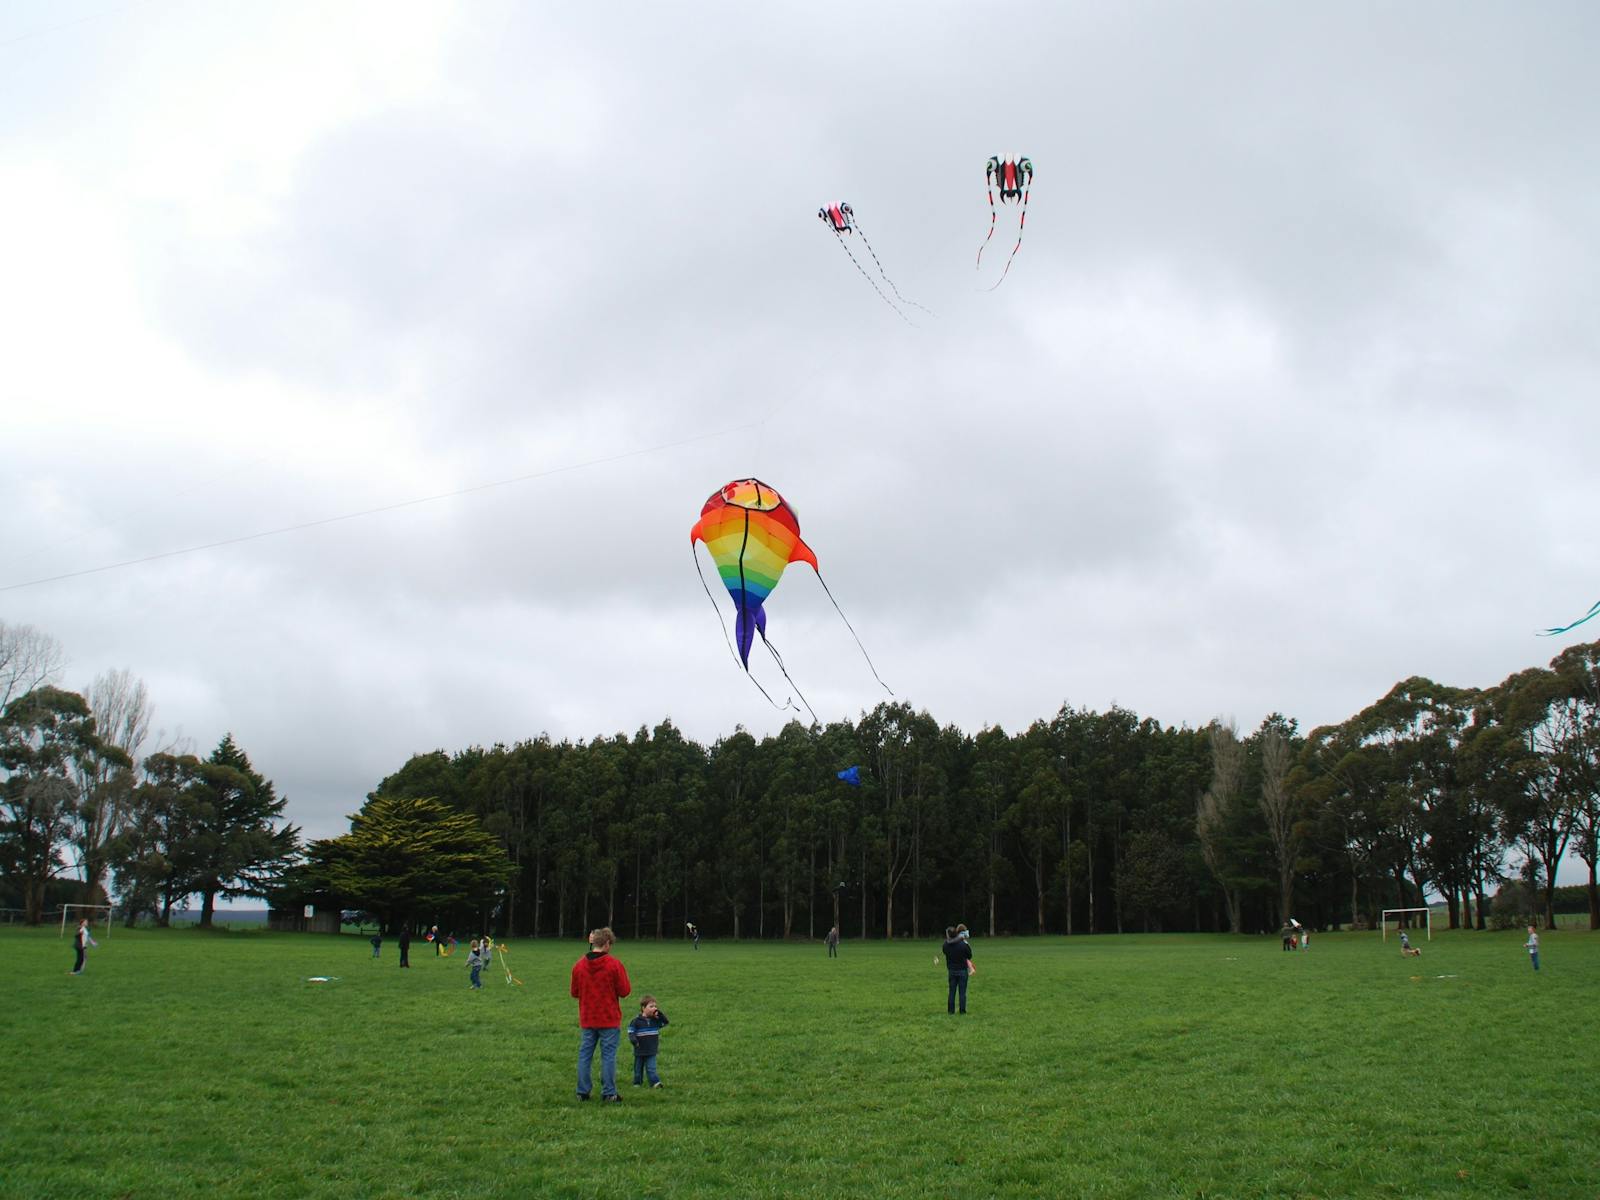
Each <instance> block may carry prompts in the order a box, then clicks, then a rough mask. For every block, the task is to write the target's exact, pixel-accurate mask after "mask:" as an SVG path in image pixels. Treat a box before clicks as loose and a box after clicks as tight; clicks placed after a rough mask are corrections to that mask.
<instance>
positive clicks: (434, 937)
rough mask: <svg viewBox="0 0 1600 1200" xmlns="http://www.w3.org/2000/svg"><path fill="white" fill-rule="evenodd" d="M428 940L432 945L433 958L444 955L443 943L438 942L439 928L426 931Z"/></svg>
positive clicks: (435, 927)
mask: <svg viewBox="0 0 1600 1200" xmlns="http://www.w3.org/2000/svg"><path fill="white" fill-rule="evenodd" d="M428 940H429V941H430V942H432V943H433V956H434V957H435V958H438V957H439V956H440V955H441V954H443V953H444V943H443V942H442V941H440V940H439V927H438V926H437V925H435V926H434V927H433V928H432V929H430V930H428Z"/></svg>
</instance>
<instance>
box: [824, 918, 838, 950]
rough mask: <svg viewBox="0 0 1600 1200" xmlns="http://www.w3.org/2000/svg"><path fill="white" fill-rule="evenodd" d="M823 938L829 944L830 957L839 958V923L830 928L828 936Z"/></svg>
mask: <svg viewBox="0 0 1600 1200" xmlns="http://www.w3.org/2000/svg"><path fill="white" fill-rule="evenodd" d="M822 940H823V941H824V942H826V943H827V945H828V957H829V958H838V957H839V927H838V926H837V925H835V926H834V927H833V928H832V929H830V930H828V936H827V937H825V938H823V939H822Z"/></svg>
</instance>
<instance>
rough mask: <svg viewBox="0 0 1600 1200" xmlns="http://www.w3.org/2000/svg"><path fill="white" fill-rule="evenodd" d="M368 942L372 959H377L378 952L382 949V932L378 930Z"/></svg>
mask: <svg viewBox="0 0 1600 1200" xmlns="http://www.w3.org/2000/svg"><path fill="white" fill-rule="evenodd" d="M368 940H369V941H371V943H372V957H373V958H377V957H378V951H379V950H382V949H383V930H381V929H380V930H378V932H377V933H375V934H373V935H372V937H371V938H369V939H368Z"/></svg>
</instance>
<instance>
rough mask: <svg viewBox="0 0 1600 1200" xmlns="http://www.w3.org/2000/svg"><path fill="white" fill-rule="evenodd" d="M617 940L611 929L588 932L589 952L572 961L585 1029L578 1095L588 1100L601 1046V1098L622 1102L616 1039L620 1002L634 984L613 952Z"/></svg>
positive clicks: (580, 1050)
mask: <svg viewBox="0 0 1600 1200" xmlns="http://www.w3.org/2000/svg"><path fill="white" fill-rule="evenodd" d="M616 940H617V936H616V934H614V933H612V932H611V930H610V929H596V930H595V931H594V932H593V933H591V934H590V935H589V953H587V954H585V955H584V956H583V957H582V958H580V959H579V960H578V961H577V962H575V963H573V964H572V994H573V996H574V997H576V999H577V1001H578V1024H579V1025H580V1026H581V1027H582V1029H583V1037H582V1040H580V1041H579V1043H578V1099H579V1100H587V1099H588V1098H589V1093H590V1092H591V1091H592V1090H593V1088H594V1080H593V1077H592V1075H591V1073H590V1072H591V1071H592V1069H593V1066H594V1048H595V1046H596V1044H598V1045H599V1047H600V1099H601V1101H602V1102H604V1103H608V1104H621V1103H622V1097H621V1095H619V1094H618V1092H617V1043H618V1042H619V1041H620V1040H621V1039H622V1006H621V1005H620V1004H618V1003H617V1001H619V1000H621V999H622V998H623V997H624V996H626V995H627V994H628V993H629V992H631V991H633V984H632V983H630V982H629V981H628V969H627V968H626V967H624V966H623V965H622V963H621V962H620V961H618V960H617V959H615V958H613V957H612V956H611V945H612V943H613V942H615V941H616Z"/></svg>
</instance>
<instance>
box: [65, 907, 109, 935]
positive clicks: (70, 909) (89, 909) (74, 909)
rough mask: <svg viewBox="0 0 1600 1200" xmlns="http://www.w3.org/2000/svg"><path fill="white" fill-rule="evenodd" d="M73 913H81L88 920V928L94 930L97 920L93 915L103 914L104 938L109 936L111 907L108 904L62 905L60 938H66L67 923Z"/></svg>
mask: <svg viewBox="0 0 1600 1200" xmlns="http://www.w3.org/2000/svg"><path fill="white" fill-rule="evenodd" d="M74 912H82V913H83V914H85V915H86V916H87V917H88V918H89V927H90V928H91V929H92V928H94V926H95V924H96V923H97V921H98V918H97V917H96V916H95V915H94V914H95V913H97V912H103V913H105V915H106V936H107V937H110V936H111V905H109V904H63V905H62V906H61V936H62V937H66V936H67V922H68V921H70V920H71V919H72V914H73V913H74Z"/></svg>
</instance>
